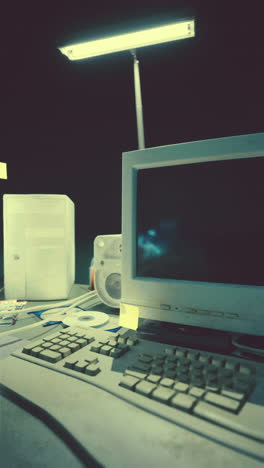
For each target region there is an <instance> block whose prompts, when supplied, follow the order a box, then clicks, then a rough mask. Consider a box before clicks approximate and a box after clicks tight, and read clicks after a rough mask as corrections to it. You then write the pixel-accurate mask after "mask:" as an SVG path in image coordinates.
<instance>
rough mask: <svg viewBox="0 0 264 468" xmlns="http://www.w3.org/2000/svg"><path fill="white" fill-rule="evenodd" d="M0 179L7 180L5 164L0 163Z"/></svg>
mask: <svg viewBox="0 0 264 468" xmlns="http://www.w3.org/2000/svg"><path fill="white" fill-rule="evenodd" d="M0 179H7V164H6V163H2V162H0Z"/></svg>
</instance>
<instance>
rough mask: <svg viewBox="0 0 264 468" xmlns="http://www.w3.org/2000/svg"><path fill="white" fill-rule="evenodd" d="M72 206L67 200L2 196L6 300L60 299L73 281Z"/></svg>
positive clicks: (42, 196)
mask: <svg viewBox="0 0 264 468" xmlns="http://www.w3.org/2000/svg"><path fill="white" fill-rule="evenodd" d="M74 226H75V220H74V203H73V202H72V200H71V199H70V198H69V197H68V196H67V195H39V194H32V195H31V194H27V195H13V194H5V195H4V196H3V228H4V233H3V234H4V236H3V239H4V288H5V298H6V299H27V300H39V301H42V300H56V299H65V298H67V297H68V296H69V293H70V290H71V288H72V286H73V284H74V281H75V228H74Z"/></svg>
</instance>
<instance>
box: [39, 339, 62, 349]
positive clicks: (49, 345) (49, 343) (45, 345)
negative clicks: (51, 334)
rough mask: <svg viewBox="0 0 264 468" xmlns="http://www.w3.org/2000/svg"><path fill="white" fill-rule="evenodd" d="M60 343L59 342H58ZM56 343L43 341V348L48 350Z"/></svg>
mask: <svg viewBox="0 0 264 468" xmlns="http://www.w3.org/2000/svg"><path fill="white" fill-rule="evenodd" d="M58 341H59V340H58ZM53 345H54V343H52V342H51V341H43V343H42V345H41V347H42V348H44V349H48V348H50V347H51V346H53Z"/></svg>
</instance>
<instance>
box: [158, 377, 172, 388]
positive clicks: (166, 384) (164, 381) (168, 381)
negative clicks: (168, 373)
mask: <svg viewBox="0 0 264 468" xmlns="http://www.w3.org/2000/svg"><path fill="white" fill-rule="evenodd" d="M173 384H174V380H172V379H168V378H167V377H165V378H164V379H161V381H160V385H163V386H164V387H172V386H173Z"/></svg>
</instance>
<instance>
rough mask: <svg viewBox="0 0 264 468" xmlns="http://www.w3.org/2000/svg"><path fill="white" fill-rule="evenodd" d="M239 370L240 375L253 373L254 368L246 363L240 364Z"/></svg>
mask: <svg viewBox="0 0 264 468" xmlns="http://www.w3.org/2000/svg"><path fill="white" fill-rule="evenodd" d="M238 371H239V374H240V375H251V374H253V369H250V368H249V367H248V366H245V365H244V364H240V365H239V367H238Z"/></svg>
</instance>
